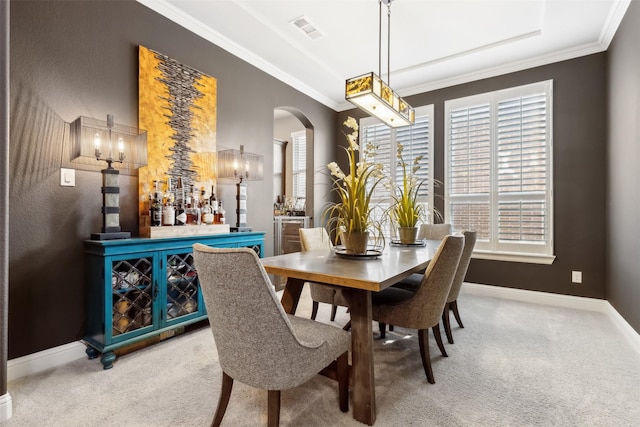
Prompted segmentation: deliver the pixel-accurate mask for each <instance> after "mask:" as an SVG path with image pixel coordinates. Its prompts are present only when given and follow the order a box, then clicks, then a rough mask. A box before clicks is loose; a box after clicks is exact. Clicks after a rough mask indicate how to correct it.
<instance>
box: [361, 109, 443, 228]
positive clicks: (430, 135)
mask: <svg viewBox="0 0 640 427" xmlns="http://www.w3.org/2000/svg"><path fill="white" fill-rule="evenodd" d="M425 116H426V117H427V118H428V130H427V139H428V148H427V153H428V158H427V163H426V166H427V168H428V175H427V181H428V182H427V190H426V191H427V196H426V197H420V198H419V200H420V201H421V202H423V203H426V204H427V209H428V211H429V222H432V221H433V214H432V213H431V209H432V208H433V207H434V188H435V187H434V171H433V168H434V147H435V141H434V133H435V131H434V127H435V117H434V105H433V104H429V105H424V106H420V107H416V108H415V117H416V119H417V118H419V117H425ZM378 125H379V126H385V127H386V125H384V124H383V123H382V122H381V121H380V120H378V119H376V118H375V117H364V118H361V119H360V121H359V132H358V136H359V144H360V147H361V148H360V153H362V152H363V148H364V146H363V144H365V143H366V142H368V141H364V140H363V138H364V135H365V131H364V129H365V127H367V126H378ZM387 128H388V130H389V140H390V141H389V159H388V163H387V164H385V163H383V166H384V170H385V174H387V176H389V177H391V180H392V181H391V182H392V184H391V185H392V186H394V185H397V182H396V179H398V173H397V169H396V168H397V167H398V166H397V164H396V149H397V144H398V137H397V135H398V133H400V132H402V131H403V130H406V129H407V128H408V126H405V127H400V128H389V127H387ZM404 150H405V151H410V149H409V148H408V147H407V145H406V143H404ZM374 161H377V160H375V159H374ZM411 165H412V162H411V161H408V167H409V168H410V167H411ZM392 166H393V169H392ZM380 192H382V193H387V194H386V195H382V196H378V197H372V199H371V200H372V203H375V204H376V206H377V208H378V209H377V212H378V215H380V216H382V214H383V211H384V210H386V209H387V208H388V207H389V206H390V205H391V202H392V198H391V195H390V193H389V191H387V190H386V189H385V190H384V191H380ZM383 231H384V236H385V239H391V238H393V237H394V236H395V235H396V234H397V233H396V230H395V228H394V227H393V225H392V224H390V221H385V224H384V226H383Z"/></svg>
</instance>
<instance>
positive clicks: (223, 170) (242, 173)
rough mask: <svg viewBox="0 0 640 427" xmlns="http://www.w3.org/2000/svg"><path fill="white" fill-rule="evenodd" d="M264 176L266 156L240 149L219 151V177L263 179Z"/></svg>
mask: <svg viewBox="0 0 640 427" xmlns="http://www.w3.org/2000/svg"><path fill="white" fill-rule="evenodd" d="M263 177H264V156H262V155H260V154H254V153H247V152H246V151H244V149H243V147H242V146H240V150H221V151H218V178H232V179H240V178H241V179H242V180H244V181H262V179H263Z"/></svg>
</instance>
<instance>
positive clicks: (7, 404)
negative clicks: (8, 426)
mask: <svg viewBox="0 0 640 427" xmlns="http://www.w3.org/2000/svg"><path fill="white" fill-rule="evenodd" d="M12 415H13V406H12V404H11V395H10V394H9V393H7V394H3V395H2V396H0V423H1V422H3V421H7V420H8V419H9V418H11V416H12Z"/></svg>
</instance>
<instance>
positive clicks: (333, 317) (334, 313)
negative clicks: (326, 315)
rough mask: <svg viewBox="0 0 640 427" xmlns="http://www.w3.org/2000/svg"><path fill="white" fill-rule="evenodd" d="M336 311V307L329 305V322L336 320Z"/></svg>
mask: <svg viewBox="0 0 640 427" xmlns="http://www.w3.org/2000/svg"><path fill="white" fill-rule="evenodd" d="M337 311H338V306H337V305H335V304H332V305H331V321H332V322H333V321H335V320H336V312H337Z"/></svg>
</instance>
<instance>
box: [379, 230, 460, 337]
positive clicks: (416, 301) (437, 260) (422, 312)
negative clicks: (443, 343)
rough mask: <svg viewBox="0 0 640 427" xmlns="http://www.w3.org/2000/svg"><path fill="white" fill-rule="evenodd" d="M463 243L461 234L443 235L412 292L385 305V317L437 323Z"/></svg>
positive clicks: (412, 324) (411, 323)
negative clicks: (395, 301) (405, 298)
mask: <svg viewBox="0 0 640 427" xmlns="http://www.w3.org/2000/svg"><path fill="white" fill-rule="evenodd" d="M463 247H464V237H463V236H452V235H449V236H445V238H444V239H443V240H442V243H440V246H439V247H438V250H437V251H436V254H435V255H434V256H433V258H432V259H431V261H430V262H429V266H428V267H427V270H426V271H425V273H424V275H423V277H422V283H421V284H420V287H418V289H417V290H416V292H415V294H414V295H413V296H412V297H411V298H409V299H407V300H405V301H402V302H400V303H398V304H395V305H393V306H391V307H389V306H387V307H385V309H384V310H385V312H387V313H388V317H392V318H393V319H394V321H395V322H396V323H395V324H396V325H402V326H403V327H405V328H412V329H427V328H431V327H432V326H434V325H436V324H438V322H439V321H440V316H442V310H443V309H444V305H445V303H446V302H447V297H448V296H449V291H450V290H451V283H452V282H453V278H454V276H455V274H456V269H457V267H458V262H459V261H460V255H461V254H462V248H463ZM375 310H376V308H375V307H374V318H378V317H376V314H375ZM378 320H380V319H379V318H378ZM389 323H391V324H394V323H393V322H389Z"/></svg>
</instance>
